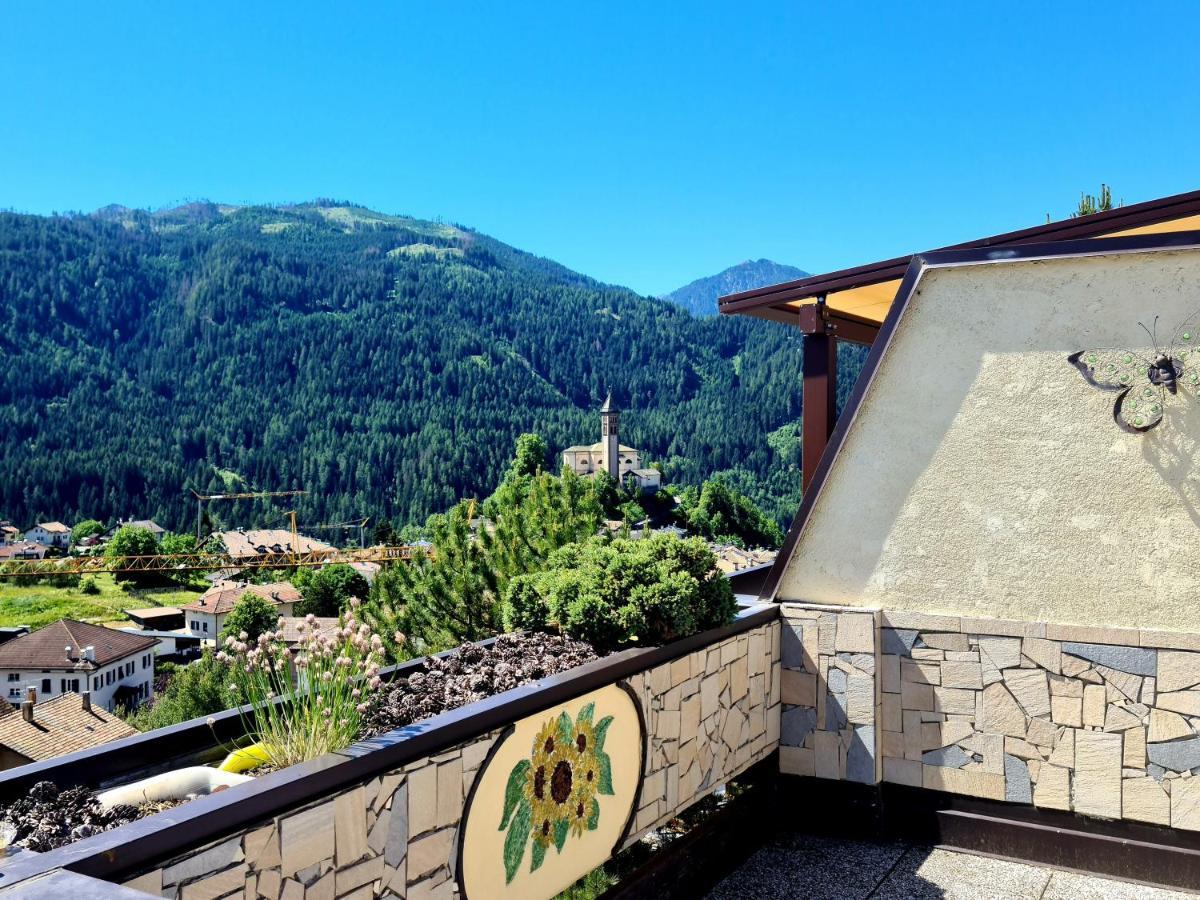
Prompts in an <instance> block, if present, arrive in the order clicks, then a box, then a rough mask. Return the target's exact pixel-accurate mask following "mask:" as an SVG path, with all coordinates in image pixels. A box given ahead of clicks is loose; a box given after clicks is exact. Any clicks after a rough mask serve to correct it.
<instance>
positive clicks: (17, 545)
mask: <svg viewBox="0 0 1200 900" xmlns="http://www.w3.org/2000/svg"><path fill="white" fill-rule="evenodd" d="M49 549H50V548H49V547H47V546H46V545H45V544H35V543H34V542H33V541H14V542H12V543H11V544H2V545H0V560H6V559H45V558H46V551H47V550H49Z"/></svg>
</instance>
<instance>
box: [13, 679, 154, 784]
mask: <svg viewBox="0 0 1200 900" xmlns="http://www.w3.org/2000/svg"><path fill="white" fill-rule="evenodd" d="M137 733H138V731H137V729H136V728H134V727H133V726H131V725H129V724H127V723H126V722H125V721H124V720H123V719H122V718H121V717H120V716H118V715H116V714H115V713H112V712H110V711H108V710H104V709H97V708H96V707H95V706H93V704H92V698H91V696H90V695H89V694H88V693H87V692H86V691H85V692H84V693H83V694H82V695H80V694H76V693H73V692H67V693H65V694H62V695H60V696H58V697H55V698H54V699H52V700H46V701H44V702H42V701H39V699H38V696H37V690H36V689H35V688H30V689H29V691H28V698H27V699H26V700H25V701H24V702H22V703H21V708H20V710H19V711H18V710H15V709H14V708H13V707H12V705H10V704H9V703H7V702H5V703H4V704H3V709H2V711H0V769H13V768H16V767H17V766H23V765H25V764H26V763H31V762H39V761H40V760H43V759H50V758H51V757H54V756H63V755H64V754H67V753H74V752H76V751H77V750H89V749H91V748H92V747H99V746H100V745H101V744H107V743H108V742H109V741H116V740H120V739H121V738H126V737H132V736H133V735H135V734H137Z"/></svg>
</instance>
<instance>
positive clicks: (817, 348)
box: [800, 297, 838, 491]
mask: <svg viewBox="0 0 1200 900" xmlns="http://www.w3.org/2000/svg"><path fill="white" fill-rule="evenodd" d="M826 310H827V307H826V306H825V298H824V297H821V298H820V300H818V302H817V304H816V305H815V306H806V307H804V308H803V309H801V310H800V330H801V331H802V332H803V334H804V351H803V352H804V360H803V372H804V389H803V424H804V430H803V441H804V443H803V447H802V455H801V463H802V465H803V472H804V480H803V482H802V488H803V490H805V491H807V490H808V486H809V485H810V484H811V483H812V479H813V475H814V474H815V473H816V471H817V463H818V462H820V460H821V454H822V453H824V452H825V445H826V444H828V443H829V435H831V434H832V433H833V427H834V425H835V424H836V423H837V342H838V339H837V335H836V334H835V329H832V328H829V327H828V324H829V323H828V318H827V315H826Z"/></svg>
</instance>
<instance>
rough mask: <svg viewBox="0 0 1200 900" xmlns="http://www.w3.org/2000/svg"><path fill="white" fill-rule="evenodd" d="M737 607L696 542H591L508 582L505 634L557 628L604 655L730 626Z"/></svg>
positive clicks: (660, 538)
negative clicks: (626, 648) (514, 631)
mask: <svg viewBox="0 0 1200 900" xmlns="http://www.w3.org/2000/svg"><path fill="white" fill-rule="evenodd" d="M736 610H737V604H736V602H735V600H734V598H733V591H732V589H731V588H730V587H729V582H728V581H726V580H725V578H724V576H723V575H722V574H721V573H720V572H719V571H718V570H717V567H716V557H714V556H713V554H712V551H711V550H709V549H708V545H707V544H705V542H704V541H702V540H700V539H699V538H688V539H680V538H677V537H674V536H672V535H669V534H656V535H653V536H652V537H649V538H644V539H640V540H637V539H625V538H622V539H618V540H614V541H607V540H605V539H603V538H593V539H591V540H589V541H586V542H583V543H579V544H570V545H568V546H566V547H563V548H561V549H560V550H558V551H556V552H555V553H554V554H552V555H551V556H550V558H549V560H548V561H547V563H546V566H545V567H544V568H543V569H542V570H541V571H539V572H536V573H534V574H530V575H521V576H519V577H517V578H515V579H513V581H512V582H511V584H510V585H509V587H508V590H507V591H506V592H505V597H504V610H503V612H504V624H505V627H506V628H508V629H509V630H518V629H545V628H548V627H557V628H559V629H561V630H562V631H564V632H565V633H567V634H569V635H570V636H571V637H574V638H579V639H581V640H585V641H588V642H589V643H591V644H592V646H593V647H595V648H596V649H597V650H598V651H601V652H608V651H611V650H618V649H621V648H623V647H627V646H630V645H643V646H644V645H650V644H661V643H666V642H667V641H672V640H675V639H677V638H681V637H686V636H687V635H689V634H695V633H696V632H698V631H704V630H705V629H708V628H716V627H717V626H720V625H725V624H727V623H729V622H731V621H732V620H733V616H734V613H735V612H736Z"/></svg>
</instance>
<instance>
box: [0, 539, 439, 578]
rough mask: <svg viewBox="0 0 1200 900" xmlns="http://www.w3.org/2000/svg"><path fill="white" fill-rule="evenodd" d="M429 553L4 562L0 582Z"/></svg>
mask: <svg viewBox="0 0 1200 900" xmlns="http://www.w3.org/2000/svg"><path fill="white" fill-rule="evenodd" d="M428 553H429V550H428V549H427V548H425V547H409V546H404V545H400V546H389V547H384V546H379V547H367V548H366V549H363V550H337V549H335V548H330V549H328V550H306V551H305V552H303V553H300V552H297V551H296V550H295V545H293V548H292V549H289V550H282V551H267V552H264V553H258V554H255V555H254V556H230V555H229V554H228V553H204V552H199V551H197V552H196V553H164V554H161V555H159V556H103V555H99V556H64V557H50V558H47V559H9V560H5V561H3V562H0V578H44V577H47V576H54V575H94V574H97V573H99V572H113V573H125V572H157V573H160V574H163V575H170V574H174V573H179V572H216V571H220V570H222V569H293V568H302V567H314V566H329V565H333V564H334V563H347V564H349V563H361V562H373V563H381V564H387V563H394V562H398V561H400V560H407V559H413V558H414V557H417V556H425V555H428Z"/></svg>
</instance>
